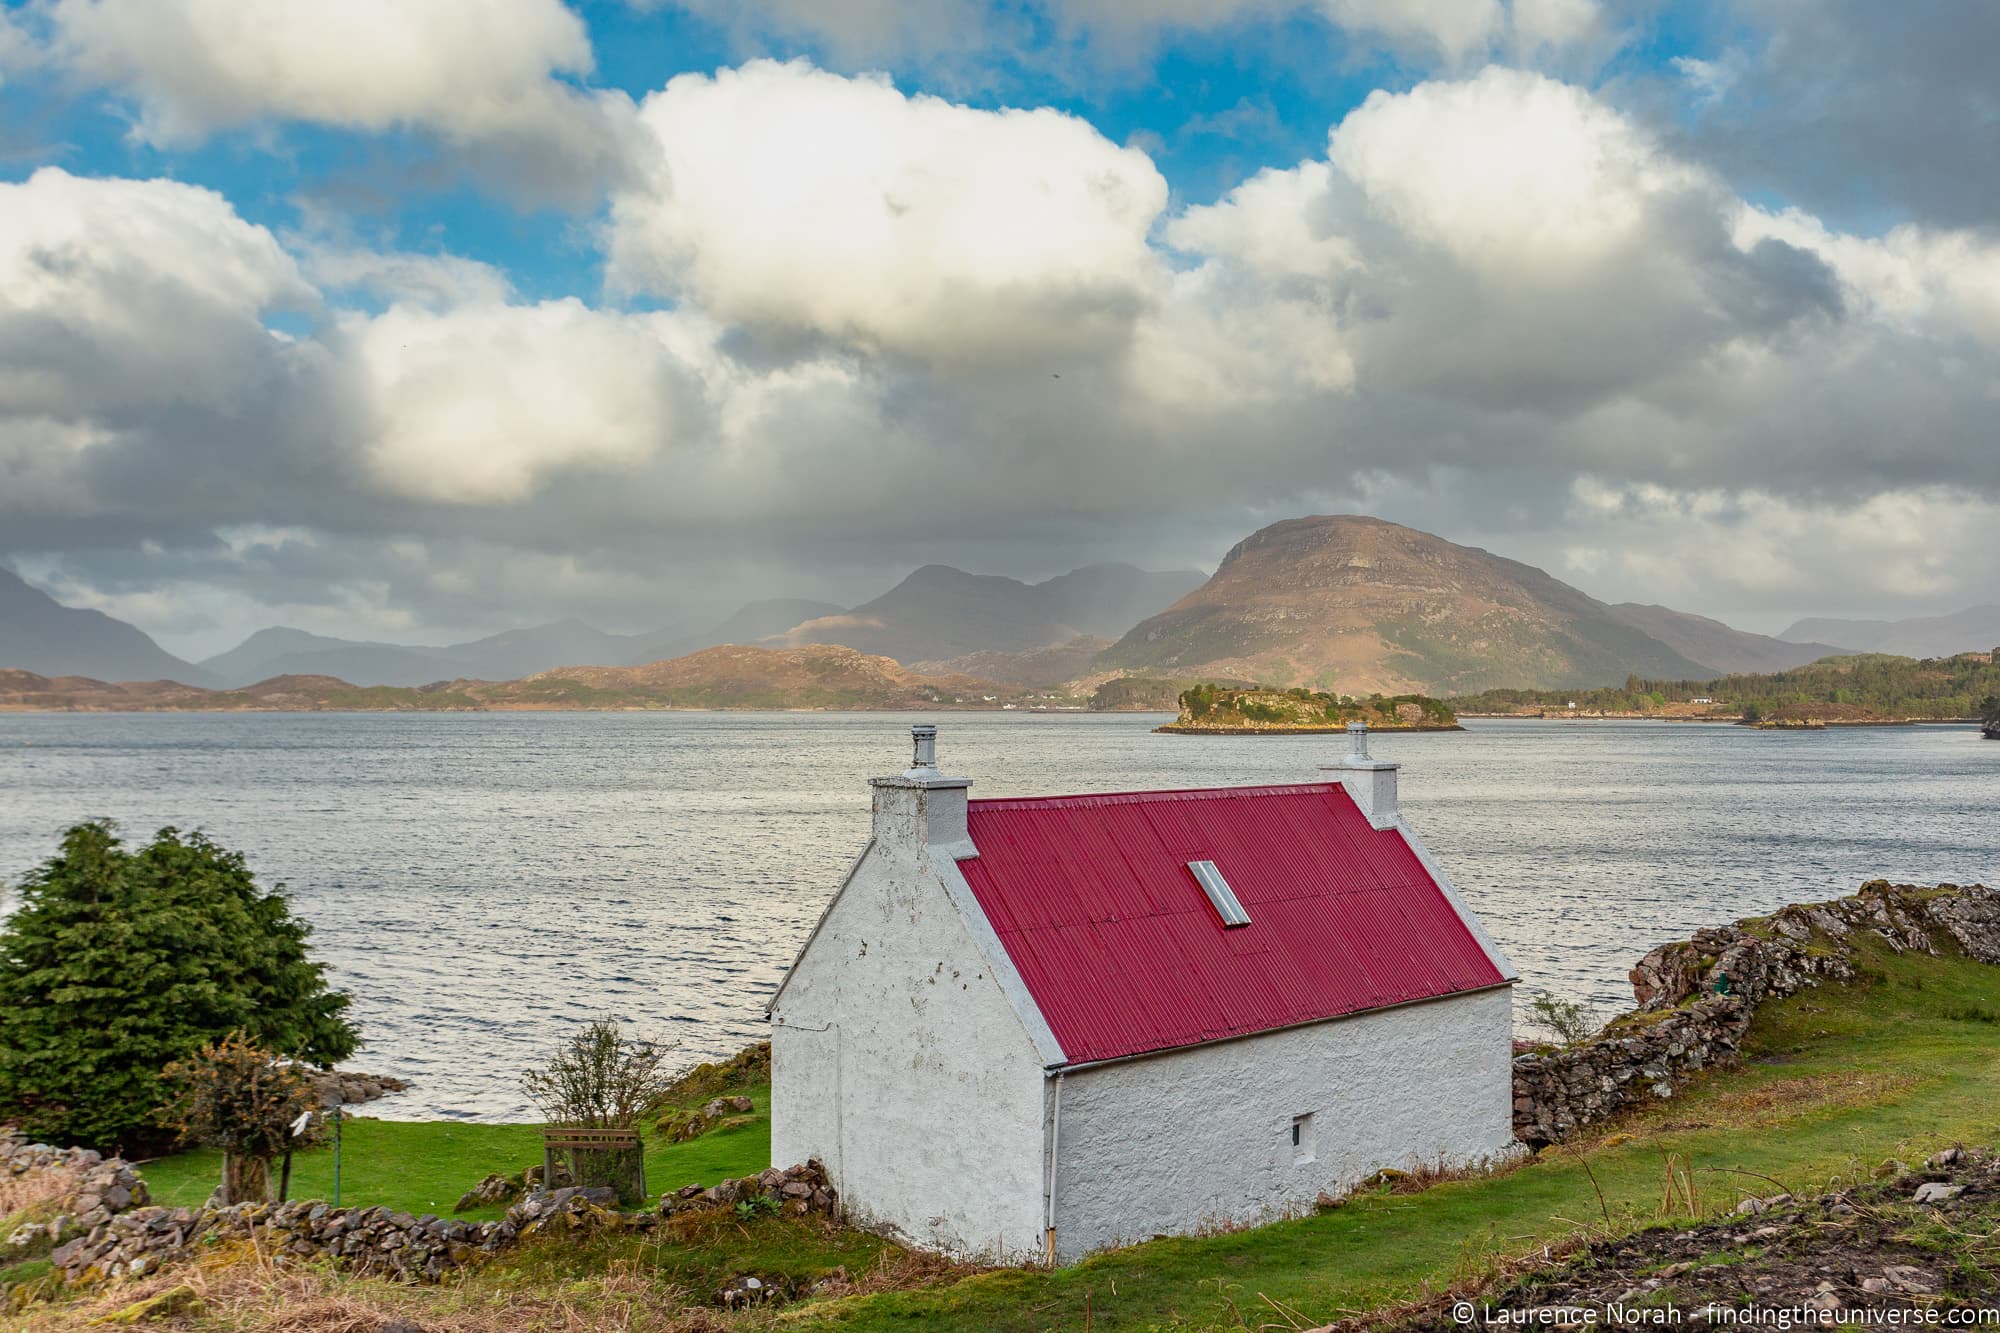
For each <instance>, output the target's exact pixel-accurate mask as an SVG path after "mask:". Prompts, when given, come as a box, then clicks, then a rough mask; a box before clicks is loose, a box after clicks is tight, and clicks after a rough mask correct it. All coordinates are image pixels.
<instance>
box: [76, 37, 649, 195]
mask: <svg viewBox="0 0 2000 1333" xmlns="http://www.w3.org/2000/svg"><path fill="white" fill-rule="evenodd" d="M48 17H49V23H50V28H51V30H52V33H53V37H52V44H53V50H54V52H55V55H56V57H57V58H58V59H59V60H60V61H62V62H63V63H64V64H65V65H66V66H67V67H68V68H69V70H70V71H71V72H72V73H73V74H74V75H75V76H76V77H78V78H81V79H83V80H86V81H89V82H91V83H95V84H99V85H102V86H106V87H109V88H112V89H114V90H117V91H118V92H120V93H123V94H124V95H125V96H127V97H129V98H130V99H131V100H132V101H133V102H134V103H135V104H136V106H137V109H138V119H137V123H136V124H135V126H134V130H133V132H134V134H135V135H137V136H138V137H139V138H140V139H142V140H144V141H145V142H147V143H151V144H155V145H158V146H161V147H168V148H180V147H187V146H189V145H193V144H197V143H200V142H201V141H202V140H204V139H206V138H207V137H208V136H210V135H212V134H214V133H216V132H217V131H220V130H227V129H234V128H238V127H242V126H247V125H254V124H257V123H260V122H266V121H309V122H312V123H314V124H319V125H327V126H333V127H337V128H343V129H352V130H360V131H370V132H379V131H383V130H389V129H394V128H412V129H417V130H421V131H425V132H428V133H431V134H434V135H436V136H437V137H438V138H439V139H441V140H442V141H444V142H445V143H447V144H449V145H451V146H452V147H454V148H458V149H462V150H467V152H468V153H469V155H470V156H471V158H472V159H474V160H475V161H476V162H477V164H478V165H479V166H480V167H481V168H482V169H486V170H491V171H495V172H497V173H499V174H500V175H501V176H502V177H503V178H504V179H505V180H506V181H507V182H508V183H510V184H512V185H514V186H515V187H516V188H519V189H521V190H523V191H525V192H529V193H534V194H538V195H549V196H555V197H560V198H562V199H564V200H567V201H571V202H577V201H582V200H584V199H587V198H588V197H589V196H590V195H591V194H592V193H593V192H594V190H595V188H596V187H597V185H598V184H599V183H600V182H601V180H602V179H604V178H605V176H606V175H607V174H608V173H609V172H610V171H612V170H613V169H614V167H615V162H616V158H617V155H618V153H619V145H618V131H619V123H620V120H621V115H620V112H621V111H629V106H628V105H627V104H626V103H625V101H624V99H623V98H622V96H620V95H613V94H591V93H587V92H584V91H581V90H579V89H578V88H575V87H573V86H571V85H570V84H568V83H566V82H564V81H563V80H562V79H561V78H560V77H559V76H561V75H583V74H587V73H589V71H590V70H591V68H592V64H593V58H592V52H591V47H590V39H589V34H588V32H587V31H586V29H585V27H584V23H583V20H582V19H581V18H579V17H578V16H577V15H576V14H575V13H574V12H572V11H571V10H570V9H568V8H567V7H565V6H564V5H563V4H562V3H560V0H419V2H417V3H411V2H409V0H339V3H316V2H309V3H296V2H295V0H53V3H52V5H51V6H50V8H49V10H48Z"/></svg>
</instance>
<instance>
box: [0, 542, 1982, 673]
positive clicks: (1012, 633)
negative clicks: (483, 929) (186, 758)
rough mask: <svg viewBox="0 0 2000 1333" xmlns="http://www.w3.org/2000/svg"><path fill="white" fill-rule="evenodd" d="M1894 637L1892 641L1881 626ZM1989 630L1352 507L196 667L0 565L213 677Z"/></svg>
mask: <svg viewBox="0 0 2000 1333" xmlns="http://www.w3.org/2000/svg"><path fill="white" fill-rule="evenodd" d="M1898 635H1900V636H1901V638H1900V639H1898V640H1896V642H1900V643H1903V644H1904V645H1905V647H1896V646H1887V647H1886V648H1884V647H1882V646H1881V645H1882V644H1883V640H1884V637H1885V636H1887V637H1890V638H1894V636H1898ZM1926 635H1927V636H1929V637H1924V636H1926ZM1992 641H2000V608H1985V609H1983V610H1981V609H1975V610H1973V611H1968V612H1964V613H1961V614H1960V615H1958V616H1951V617H1937V618H1932V619H1930V620H1912V621H1899V622H1871V621H1831V620H1828V621H1801V622H1799V623H1798V624H1797V625H1794V626H1793V627H1792V628H1791V629H1789V630H1787V631H1786V633H1785V635H1784V636H1782V637H1779V638H1773V637H1770V636H1768V635H1761V634H1749V633H1745V632H1743V631H1741V630H1737V629H1733V628H1731V627H1730V626H1728V625H1725V624H1723V623H1722V622H1720V621H1717V620H1711V619H1709V618H1707V617H1703V616H1697V615H1692V614H1689V613H1687V612H1682V611H1676V610H1672V609H1670V608H1668V607H1663V606H1656V605H1641V604H1638V603H1629V602H1628V603H1619V604H1617V605H1610V604H1606V603H1604V602H1600V601H1598V600H1597V599H1595V598H1593V597H1591V596H1589V595H1588V594H1586V593H1584V592H1582V591H1580V590H1578V589H1576V588H1573V587H1571V586H1570V585H1568V584H1566V583H1563V582H1561V581H1560V580H1558V579H1556V578H1554V577H1552V576H1551V575H1549V574H1548V573H1547V572H1545V571H1543V570H1540V569H1537V568H1535V567H1533V566H1531V565H1526V564H1522V563H1521V562H1519V561H1515V560H1510V559H1507V558H1505V557H1503V556H1497V555H1494V554H1492V553H1490V552H1487V551H1483V550H1480V549H1478V548H1476V547H1468V546H1460V545H1457V544H1455V543H1453V542H1449V541H1446V540H1445V539H1443V538H1441V537H1437V536H1433V535H1432V534H1429V533H1425V532H1419V531H1417V530H1416V529H1413V528H1407V527H1403V526H1400V525H1398V524H1394V523H1389V522H1386V521H1384V520H1381V519H1375V518H1369V517H1364V516H1358V515H1325V516H1318V517H1312V518H1301V519H1291V520H1286V521H1284V522H1281V523H1276V524H1272V525H1271V526H1269V527H1267V528H1264V529H1262V530H1260V531H1258V532H1256V533H1254V534H1252V535H1251V536H1250V537H1248V538H1246V539H1245V540H1244V541H1243V542H1241V543H1239V544H1238V545H1237V546H1236V547H1235V548H1234V549H1233V550H1231V551H1230V553H1229V554H1228V556H1227V557H1226V558H1225V559H1224V560H1223V562H1222V564H1221V566H1220V567H1219V568H1218V569H1217V570H1216V572H1215V574H1214V575H1213V576H1212V577H1209V578H1207V579H1206V580H1204V578H1203V576H1202V575H1201V574H1200V573H1198V572H1195V571H1166V572H1156V571H1147V570H1141V569H1137V568H1134V567H1132V566H1130V565H1118V564H1102V565H1090V566H1086V567H1084V568H1082V569H1077V570H1073V571H1071V572H1070V573H1068V574H1063V575H1060V576H1058V577H1055V578H1051V579H1047V580H1044V581H1042V582H1040V583H1026V582H1022V581H1020V580H1017V579H1011V578H1004V577H1000V576H997V575H983V574H972V573H967V572H965V571H963V570H959V569H954V568H952V567H950V566H947V565H926V566H924V567H922V568H920V569H918V570H916V571H914V572H913V573H911V574H910V575H909V576H908V577H907V578H905V579H903V580H902V581H901V582H900V583H898V584H897V585H896V586H895V587H893V588H891V589H890V590H889V591H887V592H885V593H883V594H882V595H881V596H879V597H876V598H874V599H873V600H871V601H867V602H864V603H862V604H860V605H858V606H854V607H850V608H845V609H843V608H841V607H838V606H834V605H832V604H830V603H826V602H816V601H810V600H805V599H784V598H781V599H772V600H768V601H760V602H752V603H750V604H748V605H746V606H744V607H743V608H742V609H741V610H739V611H738V612H737V613H736V614H735V615H733V616H731V617H730V618H729V619H728V620H726V621H724V622H722V623H721V624H719V625H715V626H712V627H711V628H709V629H708V630H706V631H702V632H698V633H687V632H685V631H681V630H675V629H661V630H656V631H652V632H649V633H643V634H612V633H607V632H605V631H602V630H599V629H597V628H595V627H593V626H591V625H587V624H585V623H583V622H582V621H579V620H574V619H570V620H562V621H557V622H554V623H552V624H547V625H538V626H532V627H528V628H524V629H516V630H509V631H507V632H505V633H501V634H495V635H491V636H489V637H486V638H482V639H474V640H469V641H466V642H461V643H451V644H444V645H438V646H429V645H411V644H393V643H375V642H364V641H357V640H348V639H338V638H331V637H328V636H324V635H317V634H312V633H308V632H306V631H304V630H298V629H286V628H274V629H267V630H260V631H258V632H257V633H256V634H253V635H251V636H250V637H249V638H248V639H246V640H245V641H244V642H243V643H241V644H239V645H237V646H236V647H235V648H232V649H230V650H229V651H228V652H225V653H219V654H217V655H216V656H214V657H211V658H208V659H206V660H205V661H202V662H200V663H198V664H196V663H189V662H186V661H183V660H182V659H180V658H177V657H175V656H173V655H172V654H170V653H168V652H166V651H165V650H164V649H162V648H160V647H159V645H158V644H156V643H154V642H153V641H152V640H151V639H150V638H148V637H147V636H146V635H145V634H144V633H142V632H141V631H140V630H138V629H137V628H135V627H133V626H131V625H128V624H125V623H124V622H122V621H118V620H115V619H113V618H111V617H109V616H106V615H103V614H101V613H99V612H95V611H86V610H79V609H76V608H70V607H65V606H62V605H61V604H59V603H58V602H56V601H55V599H53V598H52V597H50V596H49V595H48V594H46V593H44V592H41V591H40V590H38V589H36V588H34V587H32V586H30V585H29V584H27V583H26V582H24V581H23V580H21V579H19V578H18V577H16V576H14V575H12V574H9V573H7V572H6V571H4V570H0V668H16V669H19V670H23V671H28V672H33V673H37V674H39V675H42V676H52V677H53V676H76V677H90V678H95V679H97V680H109V681H146V680H173V681H178V682H180V683H182V684H185V685H190V686H200V687H215V688H220V689H222V690H225V691H228V690H240V689H241V688H242V687H244V686H247V685H251V684H254V683H257V682H262V681H268V680H271V679H272V678H275V677H286V678H302V679H303V678H311V679H318V680H333V681H335V682H336V683H338V684H341V685H342V686H343V687H346V688H356V687H360V688H372V687H380V686H409V687H414V686H431V685H434V684H439V683H442V682H455V683H460V684H462V683H465V682H478V681H489V682H520V681H522V680H523V679H524V678H531V677H535V676H538V675H541V674H545V673H548V672H550V671H552V670H553V669H555V668H559V667H560V668H577V669H586V668H629V667H637V666H643V665H645V664H649V663H659V662H664V661H669V660H673V659H678V658H683V657H686V656H688V655H689V654H693V653H697V652H701V651H703V650H706V649H710V648H715V647H718V646H721V645H743V646H749V647H758V648H762V649H766V650H789V649H806V648H811V647H819V646H835V645H837V646H840V647H845V648H848V649H852V650H854V651H855V652H856V653H858V654H860V655H861V656H863V657H868V658H883V659H891V660H893V661H894V662H895V663H896V664H897V665H898V666H900V667H902V668H907V669H908V671H909V672H911V673H912V675H913V676H914V677H921V678H923V679H926V680H929V679H950V680H953V681H957V682H961V683H962V682H964V681H968V680H970V681H973V682H995V683H998V684H999V685H1000V686H1003V687H1037V688H1046V687H1050V686H1054V685H1058V684H1061V683H1064V682H1079V683H1081V684H1083V685H1085V686H1086V687H1087V686H1088V685H1090V684H1095V683H1097V682H1101V681H1103V680H1106V679H1111V678H1115V677H1118V676H1147V677H1169V678H1176V679H1188V678H1194V677H1201V678H1208V679H1230V680H1241V681H1259V682H1265V683H1270V684H1281V685H1287V686H1290V685H1310V686H1314V687H1317V688H1326V689H1334V690H1339V691H1341V692H1344V693H1350V694H1365V693H1372V692H1375V691H1378V690H1379V691H1381V692H1384V693H1399V692H1406V691H1420V692H1425V693H1433V694H1440V693H1469V692H1473V691H1477V690H1481V689H1485V688H1489V687H1516V688H1570V687H1584V686H1590V685H1602V684H1607V683H1612V682H1616V681H1620V680H1623V679H1624V678H1625V677H1626V676H1627V675H1628V674H1637V675H1640V676H1645V677H1650V678H1671V679H1688V680H1704V679H1709V678H1712V677H1714V676H1718V675H1726V674H1731V673H1739V672H1767V671H1775V670H1783V669H1786V668H1789V667H1794V666H1799V665H1802V664H1804V663H1806V662H1810V661H1814V660H1817V659H1819V658H1822V657H1827V656H1832V655H1836V654H1840V653H1844V652H1853V651H1857V650H1869V649H1875V650H1887V651H1906V650H1908V649H1918V650H1921V652H1922V655H1926V656H1937V655H1942V654H1945V653H1948V652H1952V651H1959V650H1962V649H1967V648H1975V647H1982V646H1990V642H1992ZM1943 645H1949V646H1948V647H1946V646H1943ZM759 660H762V659H759ZM718 665H719V662H718V661H710V662H708V664H707V668H708V669H713V668H715V667H717V666H718ZM821 665H822V666H825V665H826V664H821ZM761 670H762V669H761V668H760V671H761ZM1161 683H1162V684H1164V682H1161ZM687 684H688V683H687V682H685V681H682V682H677V684H676V690H677V691H678V692H682V693H685V692H686V688H687ZM907 684H908V682H898V683H897V688H901V687H903V686H904V685H907ZM286 697H289V696H286ZM497 697H498V696H496V699H497Z"/></svg>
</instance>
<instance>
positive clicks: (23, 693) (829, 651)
mask: <svg viewBox="0 0 2000 1333" xmlns="http://www.w3.org/2000/svg"><path fill="white" fill-rule="evenodd" d="M1023 697H1025V692H1024V691H1023V690H1021V689H1020V688H1018V687H1015V686H1007V685H996V684H993V683H992V682H990V681H983V680H978V679H975V678H973V677H971V676H966V675H957V674H952V675H921V674H919V673H917V672H914V671H911V670H909V669H908V668H907V667H903V666H900V665H898V664H897V663H896V662H894V661H893V660H891V659H890V658H887V657H870V656H868V655H867V654H866V653H858V652H855V651H854V650H853V649H852V648H839V647H831V646H829V647H815V648H778V649H773V648H745V647H738V646H727V647H721V648H709V649H706V650H704V651H702V652H698V653H692V654H689V655H688V656H686V657H676V658H672V659H669V660H666V661H661V662H651V663H648V664H647V665H645V666H637V667H590V666H579V667H558V668H557V669H556V670H554V671H544V672H540V673H538V674H536V675H533V676H526V677H523V678H522V679H520V680H503V681H486V680H454V681H445V682H441V683H439V684H435V685H426V686H423V687H421V688H412V687H409V686H401V685H375V686H366V687H363V686H355V685H349V684H348V683H347V682H345V681H343V680H339V679H336V678H334V677H332V676H276V677H273V678H272V679H270V680H266V681H260V682H258V683H257V684H255V685H251V686H247V687H245V688H244V689H241V690H203V689H196V688H194V687H192V686H187V685H176V684H174V683H173V682H171V681H148V682H143V683H136V684H108V683H106V682H104V681H101V680H89V679H86V678H84V677H81V676H62V677H56V678H49V677H45V676H38V675H35V674H33V673H31V672H27V671H0V710H11V711H24V710H60V709H77V710H89V711H107V712H113V711H132V712H140V711H149V710H175V711H180V710H195V709H200V710H210V711H214V710H226V711H239V712H251V711H264V712H316V711H327V710H346V711H361V710H368V711H404V710H423V711H441V710H463V709H568V708H607V709H622V708H857V709H870V708H884V709H902V708H922V707H930V706H936V705H946V706H949V705H952V704H958V703H965V704H972V705H974V706H978V705H981V704H984V703H986V702H987V701H988V700H989V699H992V700H994V701H996V702H997V701H1003V700H1005V701H1011V700H1015V699H1020V698H1023Z"/></svg>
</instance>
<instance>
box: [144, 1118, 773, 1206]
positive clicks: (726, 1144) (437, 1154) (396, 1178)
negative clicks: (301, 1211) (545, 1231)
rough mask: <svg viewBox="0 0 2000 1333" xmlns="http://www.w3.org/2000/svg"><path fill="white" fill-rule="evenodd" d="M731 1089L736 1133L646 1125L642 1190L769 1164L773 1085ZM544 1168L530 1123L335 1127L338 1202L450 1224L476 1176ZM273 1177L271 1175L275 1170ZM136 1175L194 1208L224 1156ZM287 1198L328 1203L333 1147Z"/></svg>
mask: <svg viewBox="0 0 2000 1333" xmlns="http://www.w3.org/2000/svg"><path fill="white" fill-rule="evenodd" d="M730 1091H731V1092H741V1093H743V1094H745V1095H747V1096H748V1097H749V1098H750V1100H751V1101H752V1102H754V1103H755V1104H756V1108H757V1109H756V1110H755V1111H754V1112H752V1113H751V1114H750V1115H749V1116H747V1117H744V1120H745V1121H746V1123H744V1124H742V1125H738V1126H735V1127H733V1128H718V1129H714V1130H711V1131H710V1132H708V1133H707V1134H704V1135H702V1136H701V1137H700V1138H698V1139H695V1140H693V1141H691V1142H688V1143H665V1142H658V1141H655V1140H656V1137H657V1136H655V1135H654V1134H653V1133H652V1130H651V1126H648V1127H647V1144H646V1184H647V1186H648V1187H650V1188H651V1189H652V1190H653V1191H654V1192H655V1193H656V1194H657V1193H661V1192H671V1191H673V1190H677V1189H679V1188H680V1187H681V1186H683V1185H687V1184H697V1183H698V1184H702V1185H713V1184H715V1183H716V1182H717V1181H718V1180H725V1179H728V1178H729V1177H732V1176H746V1175H753V1174H755V1173H756V1172H758V1171H762V1170H763V1169H764V1168H765V1167H767V1166H769V1165H770V1164H771V1089H770V1086H769V1085H768V1084H759V1085H756V1086H752V1087H744V1088H732V1089H730ZM703 1100H706V1099H705V1098H704V1099H703ZM541 1160H542V1131H541V1129H540V1127H539V1126H536V1125H476V1124H467V1123H462V1122H457V1121H407V1120H371V1119H350V1120H347V1121H345V1122H343V1126H342V1129H341V1155H340V1201H341V1202H342V1203H343V1204H360V1205H364V1206H365V1205H370V1204H382V1205H384V1206H386V1207H390V1208H395V1209H399V1210H401V1211H403V1212H406V1213H415V1214H417V1215H419V1216H421V1215H422V1214H424V1213H436V1214H438V1215H439V1216H440V1217H442V1216H447V1215H449V1214H450V1213H451V1206H452V1205H453V1204H454V1203H457V1202H458V1199H459V1196H460V1195H462V1194H464V1193H465V1192H466V1191H467V1190H469V1189H471V1188H472V1187H473V1186H474V1185H475V1184H477V1183H478V1182H479V1181H480V1180H481V1179H482V1178H483V1177H485V1176H488V1175H492V1174H494V1173H496V1172H497V1173H499V1174H501V1175H512V1174H513V1173H514V1172H516V1171H519V1170H521V1169H522V1168H523V1167H527V1166H534V1165H536V1164H538V1163H540V1162H541ZM272 1169H273V1174H275V1173H276V1167H275V1166H274V1167H273V1168H272ZM140 1174H141V1175H143V1176H144V1177H145V1179H146V1188H147V1189H149V1190H151V1191H152V1194H153V1198H154V1200H155V1201H157V1202H159V1203H165V1204H176V1205H188V1206H193V1205H195V1204H199V1203H200V1202H201V1201H202V1200H204V1199H206V1198H207V1197H208V1196H209V1193H210V1191H212V1190H213V1189H214V1188H215V1185H216V1182H217V1181H218V1180H220V1179H221V1176H222V1154H221V1153H220V1152H218V1151H216V1150H214V1149H208V1148H204V1149H198V1150H196V1151H194V1152H185V1153H179V1154H176V1155H175V1156H172V1157H163V1158H161V1159H160V1160H158V1161H155V1162H148V1163H146V1164H145V1165H144V1166H142V1167H141V1168H140ZM291 1197H292V1198H294V1199H331V1198H332V1197H333V1149H332V1148H331V1147H330V1146H322V1147H317V1148H313V1149H310V1150H308V1151H306V1152H303V1153H299V1154H298V1155H296V1156H294V1157H293V1158H292V1188H291ZM501 1211H502V1210H501V1209H499V1208H490V1207H489V1208H476V1209H472V1210H470V1211H468V1212H465V1213H463V1214H460V1215H461V1216H463V1217H466V1218H470V1219H473V1220H475V1221H478V1220H483V1219H486V1218H495V1217H498V1216H500V1213H501Z"/></svg>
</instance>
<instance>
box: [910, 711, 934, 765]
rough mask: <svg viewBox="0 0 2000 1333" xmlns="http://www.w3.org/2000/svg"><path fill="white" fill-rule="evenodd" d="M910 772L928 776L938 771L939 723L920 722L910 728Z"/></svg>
mask: <svg viewBox="0 0 2000 1333" xmlns="http://www.w3.org/2000/svg"><path fill="white" fill-rule="evenodd" d="M910 749H911V760H910V774H911V776H913V777H928V776H930V775H932V774H934V773H936V772H937V771H938V766H937V724H936V723H933V722H919V723H917V724H916V725H915V726H913V727H911V728H910Z"/></svg>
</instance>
